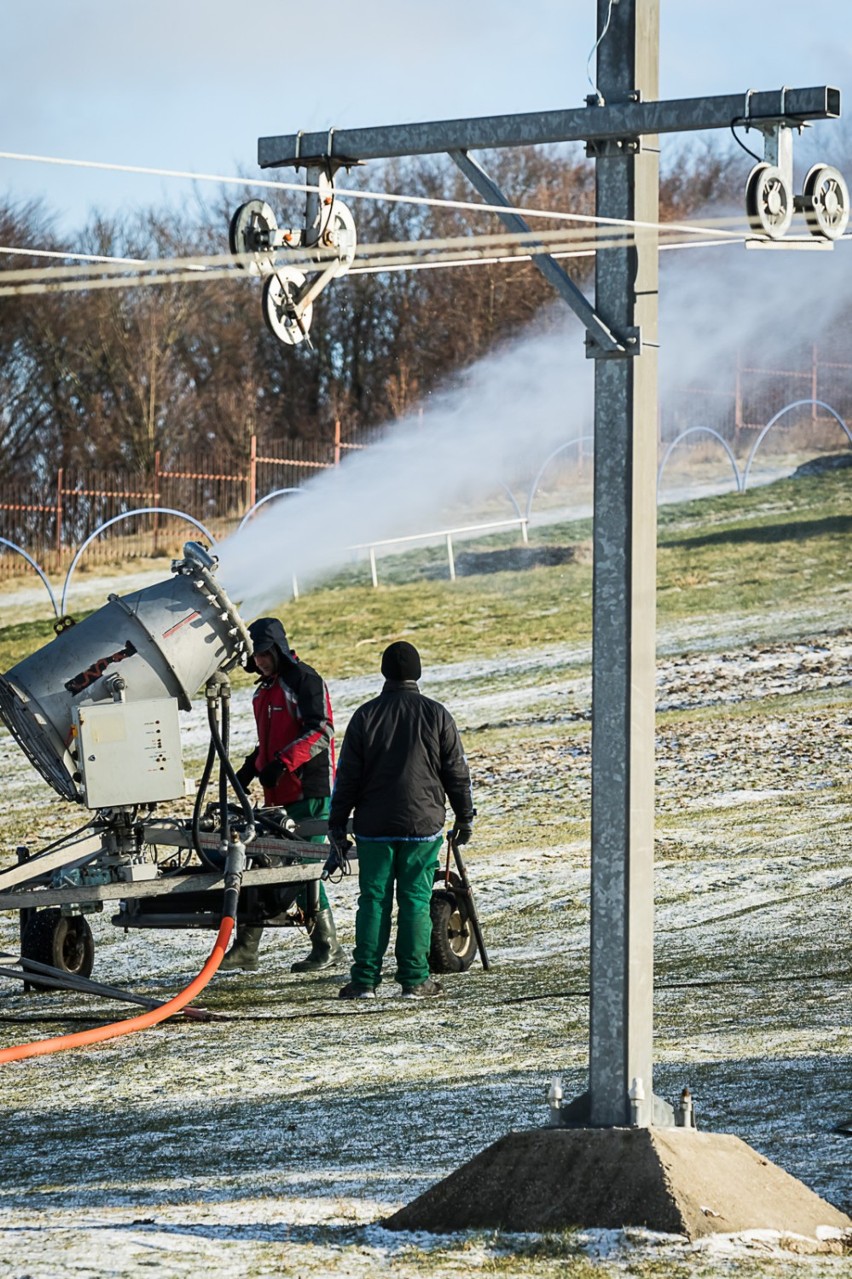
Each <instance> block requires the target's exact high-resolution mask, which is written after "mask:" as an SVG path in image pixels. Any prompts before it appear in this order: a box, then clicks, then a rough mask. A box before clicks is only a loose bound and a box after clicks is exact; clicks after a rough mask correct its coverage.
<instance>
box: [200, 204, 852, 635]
mask: <svg viewBox="0 0 852 1279" xmlns="http://www.w3.org/2000/svg"><path fill="white" fill-rule="evenodd" d="M796 230H797V233H802V231H803V228H797V229H796ZM850 275H852V254H850V252H849V243H848V242H846V243H839V244H837V245H836V246H835V248H834V250H830V251H829V250H826V251H822V252H796V251H792V252H789V251H780V250H776V251H766V252H745V251H744V250H743V248H742V246H741V245H739V244H732V245H731V246H730V248H706V249H697V250H691V251H690V252H688V253H678V254H668V255H663V259H662V267H661V290H660V294H661V305H660V337H661V353H660V387H661V392H660V393H661V401H662V402H663V403H665V399H666V395H667V394H668V392H669V389H670V388H671V387H673V386H675V385H676V384H681V385H683V384H685V383H690V382H695V383H701V384H702V385H703V386H704V387H705V388H706V387H713V386H714V385H718V388H719V389H720V390H730V378H731V369H732V366H733V359H734V355H735V352H736V351H737V349H738V348H744V349H747V348H748V346H749V343H752V344H754V343H755V341H756V340H757V341H759V343H760V348H761V349H762V350H767V349H769V350H772V351H773V352H774V355H775V362H776V367H777V366H778V360H780V359H781V358H783V356H784V354H785V352H788V351H789V350H790V349H791V348H793V347H794V346H795V345H797V344H799V343H801V342H803V341H805V340H809V341H814V340H816V338H817V337H818V336H819V334H820V333H822V332H825V331H826V330H827V329H828V328H829V327H830V326H831V325H832V324H835V323H836V321H837V317H838V315H839V314H840V313H841V312H842V310H843V308H845V307H846V305H847V299H848V298H849V296H850V287H849V286H850V285H852V279H850ZM564 315H565V319H564V320H562V319H561V317H560V316H559V315H558V313H557V318H556V321H555V324H554V327H553V328H552V329H550V330H548V331H543V332H539V333H536V334H535V335H531V336H526V337H525V338H523V339H522V340H520V341H518V342H517V343H514V344H507V345H506V346H505V347H503V348H502V349H500V350H499V351H497V352H495V353H494V354H492V355H490V356H488V357H487V358H486V359H484V360H482V361H481V362H480V363H478V364H477V365H475V366H474V367H473V368H471V369H470V370H468V371H467V372H466V373H465V374H464V376H463V377H462V378H461V379H460V381H459V383H458V384H457V386H456V387H455V388H454V389H452V390H450V391H447V392H445V393H443V394H441V395H440V396H438V395H436V396H432V397H430V399H429V401H428V403H427V405H426V406H425V407H424V411H423V413H422V415H421V414H418V415H417V416H412V417H409V418H407V419H405V420H402V421H400V422H398V423H396V424H395V425H394V426H393V427H392V428H389V429H388V431H387V433H386V435H385V437H384V439H383V441H382V442H381V443H379V444H377V445H375V446H373V447H371V448H369V449H366V450H364V451H363V452H362V453H358V454H354V455H350V456H349V457H348V458H347V459H345V461H344V463H343V464H342V465H341V466H340V467H337V468H335V469H333V470H329V471H326V472H323V473H322V474H320V475H319V476H317V477H316V478H315V479H314V480H312V481H311V482H310V483H308V484H307V485H305V486H304V488H303V489H301V490H300V491H299V493H298V494H296V495H294V496H292V497H286V498H282V499H279V501H278V502H277V503H275V504H273V503H270V504H269V506H268V507H267V508H264V509H262V510H261V511H260V512H258V514H257V516H256V517H255V518H254V519H253V520H252V521H251V522H250V523H249V524H247V525H246V526H245V527H244V528H243V529H242V530H240V531H239V532H238V533H237V534H235V535H234V536H232V537H231V538H229V539H228V540H227V541H225V542H223V543H222V544H221V545H220V546H219V547H218V548H217V553H218V554H219V556H220V575H221V577H222V580H223V582H224V584H225V586H226V588H227V590H228V592H229V594H230V595H231V596H232V598H233V599H234V600H235V601H237V602H239V603H240V604H241V606H242V611H243V612H244V614H245V615H246V616H251V615H253V614H255V613H257V612H258V611H260V610H262V609H264V608H267V607H271V606H272V605H274V604H276V603H278V602H280V601H281V600H282V599H284V598H286V597H287V596H288V595H289V594H290V590H291V583H292V580H293V577H294V576H297V577H298V581H299V585H300V587H303V586H308V585H310V584H312V583H315V582H317V581H318V580H319V579H321V578H322V577H323V576H324V575H327V574H328V573H329V572H331V571H333V570H336V569H340V568H341V567H342V566H344V565H346V564H347V563H348V562H351V560H352V558H353V554H354V552H353V549H352V548H353V547H359V546H362V547H363V546H367V545H372V544H374V543H376V542H380V541H382V540H386V539H391V538H397V537H404V536H407V535H410V534H423V533H426V532H428V531H430V530H439V529H441V528H445V527H448V526H449V525H450V524H451V523H452V522H453V521H455V522H456V523H457V524H458V523H462V524H465V523H472V522H473V520H472V519H471V512H472V511H473V510H474V509H475V507H476V504H477V502H478V501H479V500H480V499H482V498H485V497H487V496H489V495H490V496H491V497H492V498H493V497H494V496H495V495H496V494H498V493H499V492H500V491H501V486H502V485H511V484H512V482H513V480H514V479H515V477H517V476H518V475H519V474H522V473H523V474H524V475H525V476H527V477H528V476H529V475H530V474H531V473H532V472H534V471H535V469H536V468H537V467H538V466H539V465H540V464H541V463H542V462H543V460H544V459H545V458H546V457H547V455H548V453H550V452H551V451H552V450H553V449H554V448H556V447H558V446H559V445H560V444H565V443H567V442H568V441H570V440H572V439H575V438H577V437H579V436H583V435H589V434H590V433H591V432H592V429H593V367H592V363H591V361H588V360H586V359H585V358H584V352H583V344H582V340H581V333H580V329H579V325H578V324H577V321H576V320H575V319H574V318H573V317H572V316H570V315H569V314H568V313H567V311H566V312H564ZM778 407H779V408H780V407H783V406H782V405H781V404H779V405H778ZM700 412H701V409H700V407H699V406H697V407H696V422H695V423H694V424H695V425H700V424H701V422H700ZM841 442H842V440H841V437H840V436H838V443H839V444H840V443H841ZM513 514H514V511H513V510H512V509H510V507H509V504H508V502H507V504H506V510H505V517H506V518H510V517H511V516H512V515H513ZM491 518H492V519H493V518H500V517H495V516H494V515H493V514H492V515H491ZM361 553H362V554H363V551H362V552H361Z"/></svg>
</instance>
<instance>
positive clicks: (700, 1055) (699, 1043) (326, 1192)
mask: <svg viewBox="0 0 852 1279" xmlns="http://www.w3.org/2000/svg"><path fill="white" fill-rule="evenodd" d="M775 620H776V627H775V633H774V635H773V634H771V632H772V629H773V628H772V625H771V620H765V619H764V621H762V622H761V626H760V628H754V630H753V631H752V634H751V637H750V638H740V639H737V638H736V635H735V634H733V633H732V625H731V624H728V625H727V626H726V627H721V626H720V628H719V629H718V631H717V632H716V633H715V634H714V635H712V636H710V637H708V635H707V634H706V633H705V632H704V631H703V630H702V629H701V628H697V627H696V626H694V625H693V627H692V628H691V629H690V628H688V627H686V626H681V625H678V626H677V627H675V628H667V629H666V630H665V631H664V632H663V634H662V636H661V654H662V655H661V659H660V662H659V678H658V695H659V708H660V712H661V714H660V718H659V726H658V744H657V758H658V774H657V777H658V780H657V809H658V821H657V863H656V903H657V912H656V933H655V942H656V959H655V963H656V984H655V1079H654V1087H655V1091H656V1092H657V1093H658V1095H660V1096H662V1097H664V1098H666V1099H667V1100H670V1101H671V1100H674V1098H675V1097H676V1096H677V1095H679V1093H680V1091H681V1089H682V1088H683V1087H684V1086H685V1085H688V1086H689V1088H690V1090H691V1091H692V1093H693V1095H694V1097H695V1105H696V1113H697V1118H698V1124H699V1127H701V1128H703V1129H705V1130H707V1131H728V1132H735V1133H736V1134H737V1135H738V1136H740V1137H742V1138H743V1139H744V1140H745V1141H747V1142H749V1143H750V1144H751V1145H753V1146H754V1147H755V1148H756V1149H757V1150H758V1151H760V1152H761V1153H762V1154H764V1155H765V1156H766V1157H768V1158H770V1159H772V1160H774V1161H775V1162H776V1163H778V1164H780V1165H781V1166H782V1167H783V1168H785V1169H786V1170H787V1171H789V1172H791V1173H792V1174H793V1175H794V1176H797V1177H799V1178H801V1179H802V1180H803V1181H805V1182H806V1184H808V1185H809V1186H811V1187H812V1188H813V1189H815V1190H816V1191H817V1192H818V1193H819V1194H821V1195H823V1196H824V1197H825V1198H827V1199H829V1200H830V1201H831V1202H833V1203H835V1204H837V1205H838V1206H840V1207H841V1208H844V1209H845V1210H846V1211H847V1212H848V1211H850V1209H852V1164H850V1156H852V1146H850V1144H849V1139H848V1138H847V1137H844V1136H842V1135H841V1134H840V1133H839V1132H837V1131H835V1129H836V1127H837V1125H838V1124H840V1123H841V1122H842V1121H843V1120H845V1119H848V1118H849V1117H852V1089H850V1085H849V1080H850V1078H852V1023H850V1019H849V1016H848V1003H849V995H848V992H849V981H850V977H852V959H850V955H849V950H848V936H849V927H848V920H849V913H850V906H852V900H850V899H852V868H850V862H851V861H852V847H850V838H849V816H850V800H852V786H850V776H849V743H850V733H851V732H852V718H851V717H850V699H849V695H848V688H849V669H850V658H852V634H850V632H849V630H848V627H845V626H843V625H833V624H824V625H822V626H820V625H814V626H812V627H810V628H809V629H807V631H806V632H805V631H802V630H799V631H798V632H797V633H796V634H795V635H792V636H787V637H785V626H786V623H787V619H780V618H779V617H776V619H775ZM743 628H744V630H745V631H746V632H748V631H749V624H748V622H747V621H746V622H744V623H743ZM733 630H736V627H734V628H733ZM803 634H806V635H807V638H802V636H803ZM588 663H589V653H588V650H586V649H583V648H582V647H581V646H577V647H571V646H568V645H566V646H564V647H562V648H559V647H554V648H553V649H548V650H547V651H546V652H541V651H538V652H536V651H529V652H520V651H518V650H513V651H512V653H511V654H509V655H507V656H506V658H505V659H500V660H491V659H489V660H476V661H470V662H457V663H453V664H452V665H446V666H443V667H436V668H435V669H433V670H429V671H428V672H427V675H426V677H425V678H424V681H423V688H424V691H425V692H426V693H428V694H431V695H433V696H436V697H438V698H439V699H440V700H443V701H446V703H447V704H448V705H449V706H450V708H451V709H452V710H453V712H454V713H455V714H456V716H457V718H458V719H459V723H460V724H461V726H462V729H463V732H464V734H465V745H466V749H467V752H468V756H469V758H470V761H471V765H472V769H473V772H474V778H475V784H476V793H477V803H478V807H479V810H480V817H479V819H478V821H477V828H476V839H475V841H474V842H473V843H472V844H471V845H470V848H469V851H468V854H467V857H466V860H467V862H468V866H469V870H470V874H471V879H472V881H473V885H474V890H475V892H476V897H477V903H478V905H479V909H480V914H481V918H482V924H483V931H484V934H485V938H486V942H487V944H488V948H489V953H490V956H491V959H492V963H493V971H492V972H490V973H487V974H486V973H484V972H483V971H482V969H481V967H480V966H479V964H478V963H477V964H475V965H474V967H473V968H472V969H471V970H470V972H468V973H461V974H454V975H449V976H446V977H443V978H442V979H441V980H442V983H443V984H444V987H445V992H446V993H445V997H444V998H443V999H441V1000H435V1001H429V1002H428V1003H427V1004H426V1005H425V1006H424V1005H423V1004H418V1003H417V1002H416V1001H408V1000H402V999H401V998H400V997H399V991H398V987H397V986H396V985H395V983H394V982H393V980H392V978H393V959H392V956H391V957H390V958H389V959H388V961H387V966H386V980H385V982H383V984H382V987H381V989H380V992H379V998H378V999H377V1000H376V1001H375V1002H370V1003H369V1004H365V1005H352V1004H348V1003H341V1002H340V1001H339V1000H338V999H337V992H338V988H339V986H340V985H341V984H342V982H343V981H344V980H345V979H346V975H347V974H346V967H345V965H343V966H341V967H340V968H338V969H336V970H334V971H326V972H322V973H319V974H317V975H315V976H302V975H298V974H292V973H291V972H290V971H289V969H290V964H291V963H292V962H293V960H294V959H295V958H299V957H301V956H302V955H303V954H304V953H305V951H306V948H307V942H306V939H305V937H304V935H303V934H302V933H301V932H300V931H299V930H296V929H268V930H267V931H266V933H265V934H264V938H263V942H262V947H261V961H262V962H261V968H260V970H259V971H258V972H256V973H234V974H219V975H217V976H216V977H215V978H214V979H213V981H212V982H211V984H210V986H208V988H207V989H206V990H205V991H204V992H203V995H202V997H201V999H200V1000H199V1001H198V1002H199V1003H201V1004H203V1005H204V1006H206V1007H208V1008H210V1009H211V1010H213V1011H215V1012H216V1013H217V1014H219V1020H216V1021H213V1022H210V1023H204V1024H200V1023H192V1022H188V1021H186V1020H183V1019H175V1020H173V1021H171V1022H168V1023H166V1024H164V1025H161V1026H159V1027H157V1028H155V1029H152V1030H150V1031H147V1032H145V1033H143V1034H138V1035H134V1036H131V1037H129V1038H125V1039H116V1040H112V1041H108V1042H106V1043H104V1044H101V1045H99V1046H97V1047H94V1048H91V1049H87V1050H84V1051H79V1052H69V1053H61V1054H57V1055H55V1056H52V1057H46V1058H41V1059H36V1060H32V1061H27V1062H20V1063H12V1064H7V1065H6V1066H4V1067H3V1085H4V1094H3V1102H4V1124H3V1143H2V1146H0V1276H9V1277H10V1279H11V1277H12V1276H15V1279H23V1277H24V1276H25V1275H28V1276H31V1277H32V1279H42V1276H51V1279H52V1277H53V1276H55V1275H56V1274H57V1273H60V1272H62V1273H73V1274H76V1275H80V1276H84V1277H86V1276H90V1275H91V1276H106V1275H112V1274H116V1275H122V1276H132V1277H133V1279H138V1277H141V1276H142V1275H143V1274H145V1273H147V1272H148V1271H149V1270H150V1269H151V1268H155V1269H156V1270H157V1272H158V1273H159V1274H161V1275H163V1276H175V1279H178V1277H182V1276H184V1275H187V1276H189V1275H193V1276H194V1275H197V1274H198V1273H199V1272H202V1273H203V1272H210V1273H214V1274H216V1275H222V1276H227V1277H229V1276H231V1275H233V1276H238V1275H239V1276H242V1275H259V1276H260V1275H270V1276H271V1275H276V1276H278V1275H294V1276H295V1275H299V1276H304V1279H318V1277H320V1276H326V1275H347V1276H362V1275H363V1276H367V1275H369V1276H372V1275H375V1274H377V1273H388V1274H393V1275H396V1276H400V1277H402V1279H407V1277H408V1276H411V1277H412V1279H414V1276H424V1275H425V1276H428V1275H456V1274H459V1275H462V1274H464V1275H471V1274H499V1275H509V1276H512V1275H518V1276H521V1275H523V1276H539V1275H540V1276H547V1277H548V1279H550V1277H551V1276H553V1277H554V1279H555V1276H560V1277H561V1279H564V1277H565V1276H572V1275H576V1276H577V1279H587V1277H588V1275H589V1274H592V1273H594V1274H600V1275H613V1276H615V1275H623V1274H625V1273H630V1274H636V1275H638V1276H641V1275H643V1274H647V1275H649V1276H650V1275H654V1274H667V1275H668V1274H672V1275H687V1274H688V1275H689V1276H695V1279H699V1277H700V1276H703V1275H710V1274H713V1275H717V1274H718V1275H721V1274H729V1273H743V1274H746V1273H748V1274H758V1273H759V1274H761V1275H763V1274H766V1275H772V1276H780V1275H787V1274H791V1275H792V1273H793V1268H794V1267H795V1268H796V1273H797V1274H801V1273H802V1270H803V1269H804V1271H805V1273H807V1274H808V1275H814V1276H822V1275H829V1274H832V1275H835V1274H839V1273H843V1271H842V1269H841V1268H842V1267H844V1266H849V1264H850V1263H849V1261H848V1259H847V1260H845V1261H844V1259H843V1256H842V1255H839V1254H841V1253H843V1251H844V1249H845V1248H846V1244H845V1242H844V1241H842V1240H841V1241H838V1240H837V1239H834V1240H830V1239H826V1240H824V1241H823V1245H824V1247H825V1251H824V1252H814V1251H809V1249H810V1248H811V1245H810V1244H808V1246H807V1247H806V1246H805V1245H804V1244H803V1243H802V1242H801V1241H797V1240H796V1239H794V1238H792V1237H787V1236H777V1235H774V1236H773V1235H770V1234H769V1233H768V1232H748V1234H747V1235H743V1236H712V1237H710V1238H709V1239H707V1240H701V1241H699V1242H698V1243H695V1244H690V1243H688V1242H687V1241H686V1240H684V1239H682V1238H680V1237H677V1236H669V1235H663V1236H661V1235H654V1234H652V1233H651V1232H648V1231H640V1230H634V1229H631V1230H624V1231H595V1230H577V1231H565V1232H562V1233H560V1234H558V1235H555V1236H553V1237H550V1236H532V1235H508V1234H503V1233H501V1232H485V1233H483V1232H479V1233H476V1232H469V1233H467V1234H461V1235H458V1236H429V1235H422V1234H417V1235H411V1234H408V1235H407V1234H396V1233H391V1232H388V1231H386V1230H384V1229H383V1228H382V1226H381V1222H382V1220H384V1218H385V1217H387V1216H388V1215H389V1214H390V1213H391V1212H393V1211H394V1210H395V1209H397V1208H398V1207H400V1206H401V1205H402V1204H403V1203H406V1202H409V1201H410V1200H411V1199H413V1198H414V1197H415V1196H416V1195H417V1194H419V1193H420V1192H421V1191H423V1190H424V1189H426V1188H427V1187H428V1186H429V1185H431V1184H433V1183H434V1182H435V1181H437V1180H439V1179H440V1178H442V1177H444V1176H446V1175H448V1174H449V1173H450V1172H451V1171H453V1170H454V1169H456V1168H458V1167H459V1166H460V1165H461V1164H462V1163H464V1162H465V1161H467V1160H468V1159H470V1158H472V1157H473V1156H474V1155H475V1154H477V1153H478V1152H479V1151H481V1150H482V1149H484V1148H485V1147H486V1146H488V1145H489V1144H490V1143H491V1142H492V1141H495V1140H496V1139H498V1138H499V1137H500V1136H502V1135H504V1134H505V1133H506V1132H507V1131H510V1130H513V1129H523V1128H530V1127H538V1126H540V1125H542V1124H544V1123H545V1122H546V1119H547V1107H546V1102H545V1093H546V1089H547V1085H548V1083H549V1081H550V1078H551V1076H552V1075H553V1074H559V1075H561V1076H562V1079H563V1086H564V1089H565V1093H566V1096H567V1097H571V1096H574V1095H577V1094H579V1093H580V1092H582V1091H583V1089H584V1088H585V1087H586V1083H587V1080H586V1071H587V1057H588V1011H589V992H588V983H589V971H588V968H589V958H588V956H589V894H590V873H589V828H588V802H589V787H590V768H591V760H590V724H589V713H590V687H591V686H590V678H589V669H588ZM378 687H379V680H378V678H377V679H375V680H370V679H364V678H359V679H352V680H338V681H335V682H333V683H332V696H333V700H334V703H335V707H336V715H337V722H338V731H339V732H340V731H341V730H342V729H343V728H344V727H345V724H346V722H347V721H348V718H349V716H350V715H351V712H352V710H353V709H354V707H355V706H357V705H358V704H359V702H361V701H362V700H364V698H366V697H369V696H372V695H374V693H375V692H377V691H378ZM250 697H251V690H250V689H247V688H242V689H238V690H237V691H236V692H235V693H234V696H233V699H232V729H231V743H232V750H231V753H232V756H233V757H234V758H235V759H237V760H239V759H241V757H242V755H243V754H244V753H245V752H246V751H248V750H249V749H250V748H251V746H252V745H253V741H254V729H253V721H252V716H251V710H250V705H249V702H250ZM182 725H183V745H184V756H185V761H186V764H187V771H188V773H189V775H191V776H192V775H198V773H199V772H200V767H201V762H202V761H203V758H204V755H205V753H206V746H207V728H206V717H205V714H204V708H203V706H199V705H197V706H196V707H195V708H194V709H193V711H192V712H191V713H190V714H188V715H186V716H184V717H182ZM0 768H2V770H3V775H4V782H5V785H4V791H3V796H2V799H0V816H2V818H3V823H4V830H5V832H6V847H5V850H4V861H6V862H9V861H12V860H13V859H14V844H15V843H16V842H18V840H19V839H20V838H21V837H22V836H25V837H26V839H27V840H28V841H32V843H33V846H34V847H35V846H39V845H41V844H43V843H44V842H46V841H47V840H48V839H50V838H53V837H54V836H55V835H56V834H58V833H59V832H61V831H63V830H69V829H71V828H73V827H74V826H76V825H79V824H80V823H81V821H82V820H83V819H84V817H85V813H83V812H81V811H80V810H79V809H76V808H73V807H72V806H69V805H65V804H63V803H62V802H61V801H59V800H58V799H57V798H56V797H55V796H54V795H53V793H52V792H51V791H50V790H49V788H48V787H47V786H46V784H44V783H43V782H41V781H40V779H39V778H38V777H37V775H36V774H35V773H34V771H33V770H32V768H31V766H30V765H29V764H28V762H27V761H26V759H25V758H24V757H23V755H22V753H21V752H20V750H19V749H18V747H17V746H16V744H15V743H14V742H13V741H12V740H11V739H10V737H9V736H8V734H7V733H5V731H3V732H0ZM330 891H331V898H332V902H333V906H334V912H335V918H336V920H337V925H338V930H339V933H340V936H341V938H342V940H343V943H344V945H345V947H346V949H347V951H350V950H351V946H352V941H353V935H354V916H355V905H356V896H357V885H356V884H355V883H354V882H353V881H352V880H351V879H350V880H347V881H344V882H343V883H342V884H339V885H335V886H333V887H332V888H331V890H330ZM89 918H90V922H91V925H92V928H93V931H94V934H95V940H96V947H97V958H96V966H95V972H94V974H93V976H94V977H95V978H97V979H100V980H103V981H106V982H110V983H114V984H116V985H120V986H126V987H127V988H130V989H133V990H134V991H137V992H139V993H142V994H145V995H149V996H151V997H154V998H167V997H168V996H169V995H171V994H174V993H176V992H177V991H178V990H180V989H181V988H182V987H183V986H184V985H185V984H186V983H187V982H188V981H189V980H191V978H192V977H193V976H194V975H195V973H196V972H198V970H199V969H200V967H201V965H202V964H203V963H204V960H205V958H206V956H207V954H208V952H209V949H210V946H211V943H212V938H213V933H212V932H205V931H193V932H183V931H173V932H170V931H146V932H130V933H128V934H127V935H125V934H124V933H122V932H120V931H118V930H117V929H115V928H114V927H113V926H112V925H111V923H110V922H109V911H108V910H107V911H105V912H104V913H103V914H100V915H92V916H90V917H89ZM0 949H2V950H3V951H5V952H7V953H10V954H17V953H18V922H17V919H16V918H15V917H14V916H11V915H8V914H7V915H3V916H0ZM412 1005H413V1006H412ZM125 1015H128V1014H127V1013H126V1012H125V1010H124V1009H123V1006H122V1005H119V1004H115V1005H112V1004H110V1005H108V1006H107V1005H105V1004H104V1003H103V1001H98V1000H95V999H94V998H92V997H89V996H78V995H72V994H66V993H57V994H51V995H41V996H39V995H33V994H24V993H23V992H22V991H21V988H20V985H19V984H18V985H16V984H13V983H11V982H5V983H4V984H3V985H2V986H0V1042H2V1043H3V1044H8V1043H15V1042H21V1041H24V1040H27V1039H34V1038H41V1037H45V1036H48V1035H52V1034H56V1033H61V1032H63V1031H65V1030H76V1029H80V1028H81V1027H82V1026H84V1025H90V1024H95V1023H99V1022H101V1021H103V1020H105V1019H107V1018H112V1017H121V1016H125ZM831 1249H834V1251H833V1252H832V1251H831ZM755 1267H757V1268H755ZM846 1273H848V1270H847V1271H846Z"/></svg>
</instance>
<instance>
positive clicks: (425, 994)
mask: <svg viewBox="0 0 852 1279" xmlns="http://www.w3.org/2000/svg"><path fill="white" fill-rule="evenodd" d="M443 993H444V987H443V986H442V985H441V983H440V982H437V981H435V979H434V978H433V977H427V978H426V980H425V981H422V982H421V983H420V985H419V986H403V988H402V997H403V999H429V998H430V997H432V996H433V995H443Z"/></svg>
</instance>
